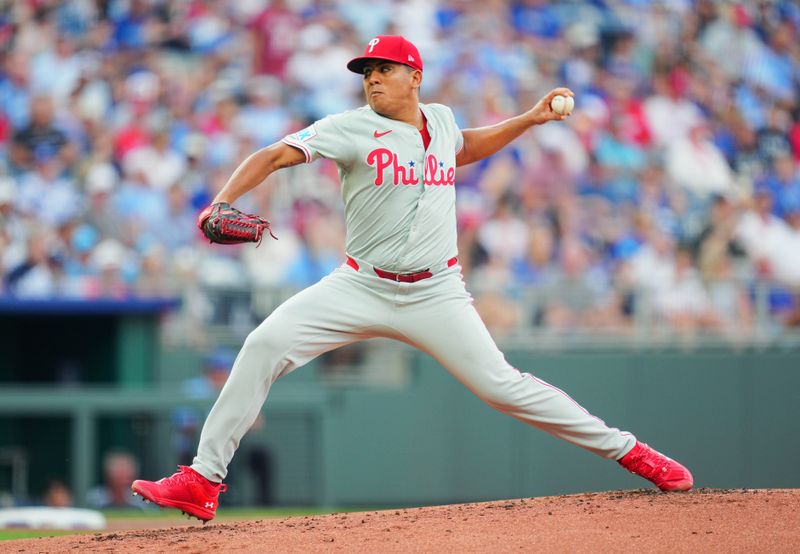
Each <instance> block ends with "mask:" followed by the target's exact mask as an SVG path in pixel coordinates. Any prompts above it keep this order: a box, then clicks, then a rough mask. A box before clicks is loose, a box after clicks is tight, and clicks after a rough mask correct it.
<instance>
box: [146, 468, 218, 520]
mask: <svg viewBox="0 0 800 554" xmlns="http://www.w3.org/2000/svg"><path fill="white" fill-rule="evenodd" d="M131 490H132V491H133V494H134V496H135V495H137V494H139V495H141V496H142V498H143V499H144V500H145V502H153V503H154V504H156V505H158V506H161V507H162V508H177V509H179V510H181V511H182V512H184V513H186V514H189V515H191V516H194V517H196V518H197V519H199V520H201V521H202V522H203V523H205V522H206V521H210V520H212V519H214V516H215V515H216V512H217V505H218V498H219V493H221V492H225V491H226V490H228V486H227V485H223V484H222V483H212V482H211V481H209V480H208V479H206V478H205V477H203V476H202V475H200V474H199V473H197V472H196V471H195V470H193V469H192V468H190V467H188V466H178V472H177V473H175V474H174V475H172V476H171V477H165V478H163V479H161V480H159V481H155V482H153V481H143V480H141V479H137V480H136V481H134V482H133V484H132V485H131Z"/></svg>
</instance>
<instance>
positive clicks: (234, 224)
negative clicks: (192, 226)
mask: <svg viewBox="0 0 800 554" xmlns="http://www.w3.org/2000/svg"><path fill="white" fill-rule="evenodd" d="M197 226H198V227H199V228H200V230H201V231H203V234H204V235H205V236H206V238H208V240H210V241H211V242H216V243H218V244H240V243H243V242H256V243H258V244H261V237H262V235H263V234H264V231H267V232H268V233H269V234H270V236H271V237H272V238H274V239H276V240H277V238H278V237H276V236H275V235H273V234H272V230H271V229H270V224H269V221H267V220H266V219H264V218H263V217H259V216H257V215H252V214H246V213H244V212H240V211H239V210H237V209H236V208H234V207H233V206H231V205H230V204H228V203H227V202H218V203H216V204H211V205H210V206H209V207H207V208H206V209H205V210H203V211H202V212H200V215H199V216H198V217H197Z"/></svg>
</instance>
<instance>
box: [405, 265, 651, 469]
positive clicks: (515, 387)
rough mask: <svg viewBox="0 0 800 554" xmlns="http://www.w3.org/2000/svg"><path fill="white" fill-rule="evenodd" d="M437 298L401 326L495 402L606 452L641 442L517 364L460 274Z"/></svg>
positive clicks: (611, 454) (444, 283)
mask: <svg viewBox="0 0 800 554" xmlns="http://www.w3.org/2000/svg"><path fill="white" fill-rule="evenodd" d="M437 281H439V283H438V284H437V285H436V287H437V290H436V294H435V295H434V296H433V298H435V300H432V301H429V302H425V303H424V304H422V305H420V306H418V307H414V308H413V309H411V310H408V311H407V312H406V313H405V314H404V316H403V318H402V319H400V321H401V322H402V324H401V326H400V328H399V330H400V331H401V332H403V333H404V334H405V335H406V336H407V337H408V338H409V339H410V340H411V342H412V343H413V344H415V345H417V346H418V347H420V348H421V349H422V350H424V351H426V352H428V353H429V354H431V355H432V356H433V357H434V358H436V359H437V360H438V361H439V362H440V363H441V364H442V365H443V366H444V367H446V368H447V369H448V370H449V371H450V372H451V373H452V374H453V375H454V376H455V377H456V378H457V379H458V380H459V381H461V382H462V383H463V384H464V385H466V386H467V387H468V388H469V389H470V390H471V391H472V392H474V393H475V394H476V395H477V396H478V397H480V398H481V399H482V400H484V401H485V402H486V403H487V404H489V405H490V406H492V407H493V408H495V409H497V410H499V411H501V412H504V413H506V414H508V415H510V416H513V417H515V418H517V419H519V420H520V421H523V422H524V423H527V424H529V425H533V426H535V427H538V428H539V429H542V430H543V431H546V432H547V433H550V434H551V435H554V436H556V437H559V438H562V439H564V440H566V441H568V442H571V443H573V444H576V445H578V446H580V447H582V448H585V449H587V450H590V451H591V452H594V453H596V454H598V455H600V456H603V457H605V458H609V459H613V460H618V459H620V458H622V456H624V455H625V454H626V453H627V452H628V451H630V450H631V449H632V448H633V447H634V445H635V444H636V439H635V437H634V436H633V435H631V434H630V433H626V432H622V431H620V430H619V429H616V428H613V427H609V426H607V425H606V424H605V423H604V422H603V421H602V420H600V419H598V418H596V417H594V416H593V415H591V414H590V413H589V412H588V411H586V410H585V409H584V408H583V407H581V406H580V405H579V404H578V403H577V402H575V400H573V399H572V398H570V397H569V396H568V395H567V394H566V393H564V392H563V391H561V390H560V389H558V388H556V387H554V386H552V385H550V384H548V383H545V382H544V381H542V380H541V379H538V378H536V377H534V376H533V375H531V374H529V373H521V372H520V371H518V370H517V369H515V368H514V367H512V366H511V365H510V364H509V363H508V362H507V361H506V360H505V357H504V356H503V354H502V352H500V350H499V349H498V348H497V346H496V345H495V342H494V340H493V339H492V337H491V335H490V334H489V332H488V330H487V329H486V326H485V325H484V324H483V322H482V321H481V319H480V316H479V315H478V313H477V312H476V311H475V308H474V307H473V306H472V303H471V301H470V297H469V295H468V294H467V292H466V291H465V290H464V288H463V285H462V284H461V280H460V277H459V276H458V275H450V276H447V278H446V279H444V278H443V279H441V280H437Z"/></svg>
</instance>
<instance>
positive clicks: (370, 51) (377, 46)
mask: <svg viewBox="0 0 800 554" xmlns="http://www.w3.org/2000/svg"><path fill="white" fill-rule="evenodd" d="M367 60H386V61H389V62H395V63H401V64H404V65H407V66H409V67H412V68H414V69H418V70H420V71H422V58H421V57H420V55H419V50H417V47H416V46H414V44H413V43H412V42H411V41H409V40H406V39H405V38H404V37H401V36H399V35H378V36H377V37H375V38H373V39H372V40H370V41H369V42H368V43H367V47H366V48H365V49H364V55H362V56H359V57H357V58H353V59H352V60H350V62H349V63H348V64H347V69H349V70H350V71H352V72H353V73H363V72H364V65H365V64H366V62H367Z"/></svg>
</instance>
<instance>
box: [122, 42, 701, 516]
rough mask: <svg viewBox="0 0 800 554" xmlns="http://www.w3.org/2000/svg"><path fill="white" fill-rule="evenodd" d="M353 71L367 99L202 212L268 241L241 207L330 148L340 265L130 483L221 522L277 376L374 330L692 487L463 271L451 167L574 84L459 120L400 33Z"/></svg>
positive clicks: (272, 152) (589, 444) (253, 161)
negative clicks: (522, 354)
mask: <svg viewBox="0 0 800 554" xmlns="http://www.w3.org/2000/svg"><path fill="white" fill-rule="evenodd" d="M347 68H348V69H349V70H350V71H352V72H354V73H358V74H359V75H361V76H362V79H363V86H364V94H365V96H366V99H367V105H366V106H363V107H361V108H358V109H355V110H352V111H348V112H344V113H340V114H336V115H331V116H328V117H326V118H324V119H321V120H319V121H317V122H315V123H314V124H313V125H310V126H309V127H307V128H305V129H303V130H301V131H299V132H297V133H294V134H291V135H289V136H287V137H285V138H283V139H282V140H281V141H280V142H278V143H275V144H273V145H271V146H269V147H266V148H264V149H261V150H259V151H257V152H255V153H253V154H252V155H250V156H249V157H248V158H247V159H246V160H244V161H243V162H242V163H241V165H240V166H239V167H238V168H237V169H236V171H235V172H234V173H233V175H232V176H231V177H230V179H229V181H228V182H227V183H226V185H225V186H224V187H223V189H222V190H221V191H220V193H219V194H218V195H217V197H216V198H215V199H214V201H213V203H212V205H211V206H209V207H208V208H206V209H205V210H204V211H203V212H202V213H201V214H200V217H199V220H198V225H199V227H200V228H201V229H202V231H203V232H204V233H205V235H206V236H207V237H208V238H209V239H210V240H211V241H214V242H218V243H222V244H227V243H237V242H246V241H253V242H258V241H260V240H262V238H263V233H264V232H269V222H268V221H266V220H265V219H263V218H261V217H258V216H254V215H248V214H244V213H242V212H240V211H238V210H237V209H236V208H234V207H233V203H234V202H236V200H237V199H238V198H239V197H241V196H242V195H243V194H244V193H246V192H247V191H249V190H251V189H253V188H254V187H256V186H257V185H258V184H259V183H261V182H263V181H264V179H265V178H266V177H267V176H268V175H270V174H271V173H272V172H274V171H277V170H279V169H282V168H285V167H291V166H293V165H297V164H300V163H311V162H313V161H314V160H316V159H318V158H327V159H329V160H332V161H334V162H335V163H336V164H337V166H338V169H339V176H340V179H341V190H342V197H343V199H344V206H345V218H346V228H347V238H346V253H345V256H344V259H343V263H342V265H341V266H340V267H339V268H337V269H336V270H335V271H333V273H331V274H330V275H328V276H327V277H325V278H323V279H322V280H321V281H320V282H319V283H317V284H315V285H313V286H311V287H309V288H307V289H305V290H303V291H301V292H300V293H298V294H297V295H295V296H294V297H292V298H290V299H289V300H288V301H286V302H285V303H284V304H283V305H281V306H280V307H278V308H277V309H276V310H275V311H274V312H273V313H272V314H270V316H269V317H268V318H267V319H266V320H265V321H264V322H263V323H261V324H260V325H259V326H258V327H257V328H256V329H255V330H253V331H252V333H250V335H249V336H248V337H247V339H246V340H245V342H244V345H243V346H242V349H241V351H240V352H239V355H238V356H237V358H236V361H235V362H234V365H233V368H232V371H231V374H230V377H229V378H228V381H227V383H226V384H225V387H224V388H223V389H222V391H221V393H220V395H219V398H218V399H217V401H216V403H215V404H214V407H213V409H212V410H211V412H210V414H209V415H208V418H207V420H206V422H205V425H204V427H203V431H202V434H201V436H200V444H199V446H198V451H197V456H196V457H195V458H194V463H193V464H192V465H191V467H187V466H181V467H179V471H178V472H177V473H175V474H174V475H172V476H171V477H166V478H164V479H161V480H160V481H157V482H151V481H144V480H137V481H135V482H134V483H133V485H132V489H133V491H134V494H139V495H141V496H142V497H143V498H144V499H146V500H149V501H151V502H154V503H156V504H158V505H159V506H162V507H173V508H178V509H180V510H182V511H184V512H186V513H188V514H189V515H192V516H195V517H197V518H199V519H201V520H203V521H208V520H211V519H212V518H213V517H214V515H215V513H216V508H217V502H218V496H219V493H220V492H223V491H225V489H226V486H225V485H224V484H222V481H223V480H224V479H225V475H226V472H227V467H228V464H229V463H230V461H231V459H232V458H233V455H234V453H235V452H236V449H237V447H238V446H239V441H240V440H241V438H242V437H243V436H244V434H245V432H246V431H247V430H248V429H249V428H250V426H251V425H252V424H253V421H255V419H256V417H257V415H258V414H259V412H260V410H261V407H262V405H263V404H264V402H265V400H266V398H267V395H268V394H269V391H270V388H271V387H272V385H273V383H275V381H277V380H278V379H279V378H280V377H282V376H284V375H287V374H289V373H291V372H292V371H294V370H295V369H297V368H298V367H300V366H302V365H304V364H306V363H307V362H309V361H310V360H312V359H314V358H315V357H317V356H319V355H320V354H322V353H324V352H327V351H329V350H332V349H334V348H337V347H340V346H342V345H345V344H350V343H353V342H356V341H360V340H363V339H368V338H372V337H387V338H392V339H396V340H399V341H403V342H405V343H407V344H410V345H413V346H415V347H416V348H419V349H420V350H422V351H424V352H427V353H428V354H430V355H431V356H433V357H434V358H436V359H437V360H438V361H439V362H440V363H441V364H442V365H443V366H444V367H445V368H447V370H448V371H450V372H451V373H452V374H453V375H454V376H455V377H456V378H457V379H458V380H459V381H460V382H461V383H463V384H464V386H466V387H467V388H469V389H470V390H471V391H472V392H473V393H475V394H476V395H477V396H478V397H479V398H481V399H482V400H483V401H485V402H486V403H487V404H489V405H490V406H491V407H493V408H495V409H497V410H500V411H501V412H504V413H506V414H508V415H510V416H512V417H514V418H516V419H518V420H520V421H522V422H524V423H527V424H529V425H532V426H534V427H537V428H539V429H541V430H543V431H545V432H547V433H550V434H552V435H554V436H556V437H559V438H561V439H564V440H566V441H568V442H571V443H572V444H575V445H577V446H580V447H582V448H585V449H587V450H589V451H591V452H594V453H595V454H597V455H599V456H602V457H604V458H608V459H610V460H616V461H618V462H619V463H620V464H621V465H622V466H623V467H624V468H626V469H627V470H629V471H631V472H633V473H635V474H637V475H640V476H642V477H644V478H645V479H648V480H650V481H652V482H653V483H654V484H655V485H656V486H657V487H658V488H660V489H661V490H664V491H685V490H689V489H691V487H692V485H693V480H692V475H691V473H689V471H688V470H687V469H686V468H685V467H683V466H682V465H681V464H679V463H678V462H676V461H674V460H672V459H670V458H668V457H666V456H664V455H663V454H661V453H659V452H657V451H656V450H654V449H652V448H650V447H648V446H647V445H646V444H644V443H641V442H638V441H637V440H636V438H635V437H634V436H633V435H631V434H630V433H627V432H624V431H620V430H619V429H616V428H613V427H609V426H607V425H606V424H605V423H604V422H603V421H602V420H600V419H598V418H596V417H594V416H593V415H592V414H590V413H589V412H587V411H586V410H585V409H584V408H582V407H581V406H580V405H579V404H578V403H577V402H575V401H574V400H573V399H572V398H570V397H569V396H568V395H567V394H566V393H564V392H563V391H561V390H560V389H558V388H556V387H554V386H552V385H550V384H548V383H545V382H544V381H542V380H541V379H538V378H536V377H535V376H533V375H532V374H530V373H526V372H523V371H520V370H518V369H517V368H515V367H512V366H511V365H510V364H509V363H508V362H507V361H506V360H505V358H504V356H503V354H502V352H500V350H499V349H498V348H497V346H496V345H495V343H494V341H493V340H492V337H491V336H490V335H489V332H488V331H487V330H486V327H485V326H484V324H483V322H482V321H481V319H480V318H479V316H478V313H477V312H476V311H475V308H474V307H473V305H472V298H471V297H470V295H469V293H468V292H467V290H466V289H465V285H464V282H463V280H462V277H461V268H460V266H459V263H458V258H457V254H458V253H457V251H456V209H455V205H456V202H455V197H456V183H455V174H456V167H458V166H462V165H466V164H470V163H473V162H476V161H478V160H482V159H484V158H486V157H487V156H491V155H492V154H494V153H495V152H497V151H498V150H500V149H501V148H503V147H504V146H505V145H507V144H508V143H509V142H511V141H512V140H514V139H515V138H517V137H518V136H520V135H521V134H522V133H524V132H525V131H526V130H528V129H530V128H531V127H533V126H534V125H541V124H544V123H547V122H549V121H559V120H563V119H565V118H566V117H568V116H569V113H564V114H560V113H556V111H554V110H553V108H552V106H551V105H550V102H551V100H552V99H553V98H554V97H555V96H564V97H572V96H573V93H572V91H570V90H569V89H567V88H556V89H553V90H552V91H550V92H549V93H548V94H546V95H545V96H544V97H542V98H541V99H540V100H539V101H538V102H537V103H536V105H535V106H533V108H531V109H530V110H528V111H527V112H525V113H523V114H521V115H518V116H516V117H512V118H510V119H507V120H505V121H503V122H501V123H498V124H496V125H492V126H489V127H481V128H477V129H464V130H462V129H459V128H458V126H457V125H456V122H455V119H454V117H453V113H452V111H451V110H450V108H448V107H447V106H443V105H441V104H422V103H420V102H419V88H420V85H421V84H422V78H423V64H422V58H421V57H420V54H419V52H418V50H417V48H416V47H415V46H414V45H413V44H412V43H411V42H409V41H408V40H406V39H405V38H403V37H401V36H388V35H381V36H377V37H375V38H373V39H372V40H370V41H369V43H368V44H367V46H366V49H365V51H364V54H363V55H362V56H360V57H357V58H354V59H353V60H351V61H350V62H349V63H348V64H347ZM570 104H571V102H570ZM559 111H562V110H559ZM343 299H344V301H343Z"/></svg>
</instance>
